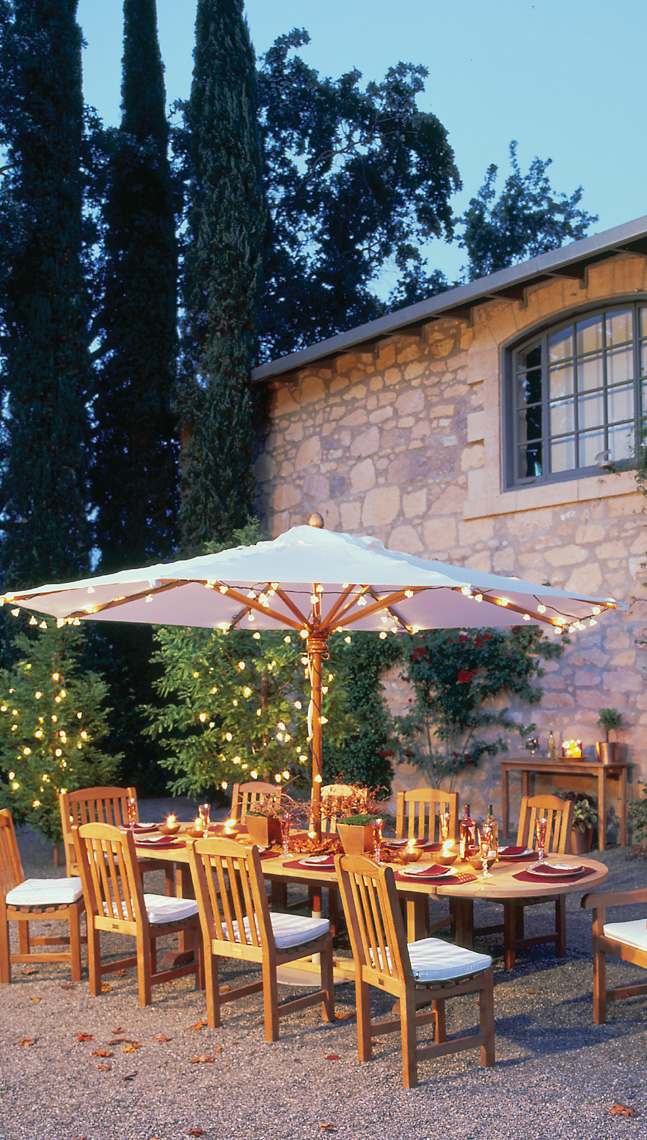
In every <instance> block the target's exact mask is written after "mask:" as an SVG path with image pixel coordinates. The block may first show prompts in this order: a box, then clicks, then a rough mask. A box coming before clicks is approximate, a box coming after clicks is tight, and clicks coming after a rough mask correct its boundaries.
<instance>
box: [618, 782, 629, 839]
mask: <svg viewBox="0 0 647 1140" xmlns="http://www.w3.org/2000/svg"><path fill="white" fill-rule="evenodd" d="M619 814H620V843H621V845H622V846H623V847H626V846H627V769H626V768H621V769H620V813H619Z"/></svg>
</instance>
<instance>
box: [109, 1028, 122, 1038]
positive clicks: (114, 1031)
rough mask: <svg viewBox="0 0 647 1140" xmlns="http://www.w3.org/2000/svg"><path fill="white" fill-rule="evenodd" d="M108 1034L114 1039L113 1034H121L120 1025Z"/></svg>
mask: <svg viewBox="0 0 647 1140" xmlns="http://www.w3.org/2000/svg"><path fill="white" fill-rule="evenodd" d="M110 1032H111V1033H112V1036H113V1037H114V1035H115V1033H123V1029H122V1028H121V1026H120V1025H118V1026H117V1028H116V1029H111V1030H110Z"/></svg>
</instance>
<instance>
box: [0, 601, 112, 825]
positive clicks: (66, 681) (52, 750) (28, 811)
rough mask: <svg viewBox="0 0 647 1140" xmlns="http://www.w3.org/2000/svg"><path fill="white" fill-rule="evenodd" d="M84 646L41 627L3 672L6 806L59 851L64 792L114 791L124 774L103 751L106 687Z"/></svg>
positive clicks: (21, 643)
mask: <svg viewBox="0 0 647 1140" xmlns="http://www.w3.org/2000/svg"><path fill="white" fill-rule="evenodd" d="M32 621H33V622H34V624H36V619H35V618H33V619H32ZM43 626H44V627H45V628H44V629H43V628H42V627H43ZM83 639H84V632H83V631H82V630H80V629H75V628H73V627H71V626H65V627H64V628H63V629H60V630H59V629H57V628H56V626H55V625H52V624H49V625H48V624H47V623H46V622H42V624H41V628H40V629H39V631H38V633H37V634H36V636H35V637H34V638H30V637H28V636H27V634H26V633H24V632H23V633H19V634H18V635H17V636H16V638H15V640H14V650H15V656H16V658H17V659H16V662H15V664H14V665H13V666H12V667H11V668H10V669H2V670H0V771H1V772H2V775H3V779H2V782H0V801H1V803H2V806H3V807H8V808H10V809H11V812H12V815H13V817H14V820H15V821H16V822H19V823H28V824H30V826H31V827H34V828H35V829H36V830H37V831H39V832H40V833H41V834H42V835H44V836H45V838H46V839H49V840H51V841H52V842H54V843H60V842H61V839H62V830H61V815H60V810H59V804H58V795H59V792H61V791H70V792H71V791H75V790H76V789H77V788H84V787H92V786H102V785H106V784H111V783H113V782H114V779H115V777H116V774H117V772H118V769H119V760H120V757H119V756H115V755H109V754H107V753H106V752H105V751H104V750H103V747H102V741H103V739H104V738H105V736H106V733H107V731H108V729H107V724H106V712H107V710H106V708H105V706H104V701H105V698H106V694H107V686H106V685H105V683H104V682H103V681H102V679H101V677H100V676H99V674H98V673H95V672H92V671H91V670H87V669H84V668H83V667H82V651H83Z"/></svg>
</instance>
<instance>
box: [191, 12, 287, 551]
mask: <svg viewBox="0 0 647 1140" xmlns="http://www.w3.org/2000/svg"><path fill="white" fill-rule="evenodd" d="M194 61H195V63H194V70H193V84H192V88H191V97H190V100H189V103H188V106H187V107H186V112H185V114H186V125H187V129H188V136H189V140H190V142H189V151H188V166H189V187H188V195H189V207H188V215H187V240H186V252H185V258H184V278H183V302H184V307H185V312H186V316H185V319H184V324H183V330H182V331H183V338H182V359H181V380H180V385H179V393H178V408H179V413H180V420H181V432H182V446H183V454H182V497H181V507H180V529H181V539H182V546H183V548H184V550H185V551H188V550H191V549H195V548H197V547H199V546H200V545H201V544H203V543H205V542H208V541H213V540H218V541H228V540H229V539H230V538H231V537H232V534H233V531H234V530H235V529H236V528H237V527H242V526H244V525H245V523H246V521H247V519H248V518H250V517H251V516H252V515H253V512H254V479H253V472H252V448H253V418H252V403H251V395H250V389H249V370H250V366H251V364H252V362H253V359H254V355H255V351H256V340H257V333H256V324H257V303H258V287H259V279H260V271H261V256H262V245H263V236H264V231H265V218H266V211H265V203H264V197H263V189H262V169H261V166H262V164H261V149H260V139H259V133H258V125H257V102H256V71H255V65H254V53H253V49H252V47H251V44H250V42H249V34H248V31H247V25H246V23H245V21H244V19H243V4H242V0H199V2H198V10H197V21H196V47H195V53H194Z"/></svg>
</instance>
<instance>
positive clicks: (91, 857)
mask: <svg viewBox="0 0 647 1140" xmlns="http://www.w3.org/2000/svg"><path fill="white" fill-rule="evenodd" d="M73 836H74V846H75V852H76V862H77V864H78V866H79V868H80V870H81V879H82V881H83V896H84V899H85V905H86V913H87V924H88V966H89V971H90V990H91V992H92V993H93V994H94V995H95V997H96V996H98V995H99V994H100V993H101V979H102V977H103V976H104V975H105V974H110V973H113V972H114V971H115V970H122V969H126V968H128V967H130V966H136V967H137V984H138V991H139V1004H140V1006H145V1005H150V1003H151V986H152V985H154V984H157V983H158V982H169V981H172V980H173V979H175V978H180V977H183V976H184V975H185V974H196V975H197V979H198V984H199V985H201V984H202V978H203V973H202V960H201V954H200V922H199V919H198V905H197V903H196V901H195V899H185V898H175V897H169V896H168V895H153V894H144V891H143V888H142V878H141V871H140V868H139V863H138V861H137V855H136V853H135V840H134V837H133V834H132V832H131V831H123V830H121V829H120V828H118V827H112V826H111V825H110V824H107V823H86V824H83V826H82V827H75V828H74V829H73ZM102 931H109V932H110V933H119V934H129V935H131V936H132V937H133V938H135V939H136V945H137V953H136V954H135V955H133V956H132V957H127V958H120V959H118V960H116V961H115V960H114V959H111V960H110V961H109V962H107V961H106V962H102V960H101V941H100V939H101V932H102ZM187 933H188V934H189V935H190V937H191V941H192V943H193V946H194V949H195V951H196V954H197V958H194V959H193V960H192V961H190V962H186V961H182V962H181V964H180V965H177V966H174V967H171V968H169V969H166V970H161V971H158V969H157V939H158V938H162V937H164V936H165V935H171V934H187Z"/></svg>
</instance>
